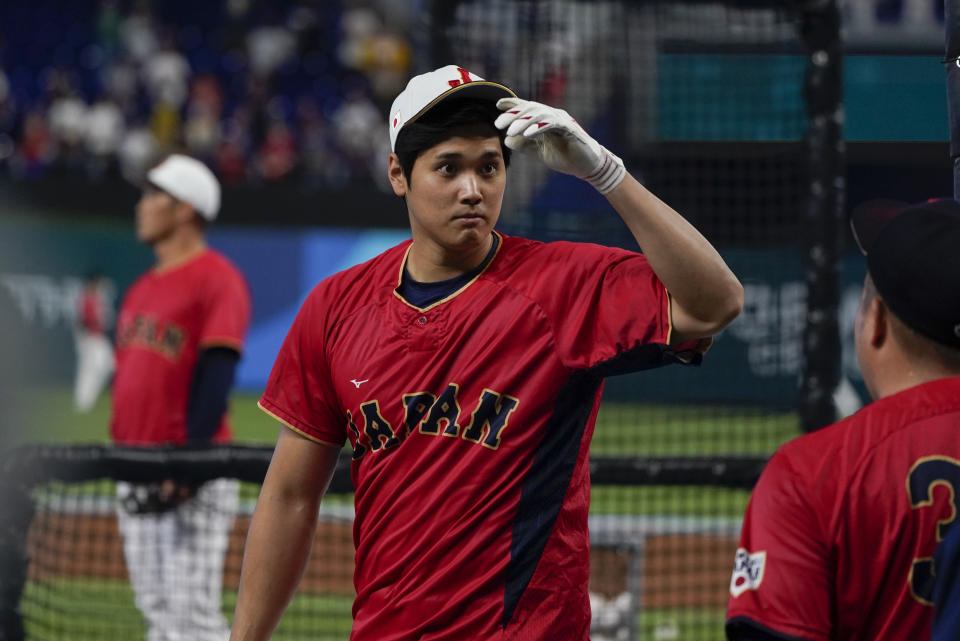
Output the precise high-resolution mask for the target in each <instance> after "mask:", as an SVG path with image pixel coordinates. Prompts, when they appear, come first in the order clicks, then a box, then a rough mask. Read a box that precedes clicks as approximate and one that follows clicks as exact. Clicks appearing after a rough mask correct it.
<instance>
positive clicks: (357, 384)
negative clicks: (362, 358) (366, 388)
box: [350, 378, 370, 389]
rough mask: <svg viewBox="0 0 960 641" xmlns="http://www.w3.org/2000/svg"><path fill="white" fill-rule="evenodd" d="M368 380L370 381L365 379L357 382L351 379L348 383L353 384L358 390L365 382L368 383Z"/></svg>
mask: <svg viewBox="0 0 960 641" xmlns="http://www.w3.org/2000/svg"><path fill="white" fill-rule="evenodd" d="M369 380H370V379H369V378H368V379H365V380H362V381H358V380H357V379H355V378H351V379H350V382H351V383H353V384H354V386H355V387H356V388H357V389H360V386H361V385H363V384H364V383H366V382H367V381H369Z"/></svg>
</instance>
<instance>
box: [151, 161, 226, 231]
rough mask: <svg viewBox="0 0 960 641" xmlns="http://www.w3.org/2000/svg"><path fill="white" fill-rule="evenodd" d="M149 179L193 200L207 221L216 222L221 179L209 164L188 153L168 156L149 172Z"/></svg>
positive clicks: (194, 205) (170, 192)
mask: <svg viewBox="0 0 960 641" xmlns="http://www.w3.org/2000/svg"><path fill="white" fill-rule="evenodd" d="M147 182H149V183H150V184H151V185H153V186H155V187H158V188H159V189H162V190H163V191H165V192H167V193H168V194H170V195H171V196H173V197H174V198H176V199H178V200H182V201H184V202H186V203H190V204H191V205H192V206H193V208H194V209H195V210H197V213H198V214H200V215H201V216H203V218H204V219H205V220H206V221H207V222H213V219H214V218H216V217H217V212H218V211H220V183H219V182H217V179H216V177H215V176H214V175H213V172H212V171H210V169H209V168H208V167H207V166H206V165H204V164H203V163H202V162H200V161H199V160H196V159H194V158H190V157H189V156H184V155H182V154H171V155H169V156H167V158H166V159H165V160H164V161H163V162H161V163H160V164H159V165H157V166H156V167H154V168H153V169H151V170H150V171H148V172H147Z"/></svg>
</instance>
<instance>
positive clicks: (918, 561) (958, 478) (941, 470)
mask: <svg viewBox="0 0 960 641" xmlns="http://www.w3.org/2000/svg"><path fill="white" fill-rule="evenodd" d="M937 485H944V486H946V488H947V492H949V495H950V496H949V499H948V504H949V506H950V511H949V513H948V514H949V515H948V516H947V517H946V518H942V519H939V520H938V521H937V531H936V535H935V536H936V542H937V543H939V542H940V541H942V540H943V538H944V537H946V536H947V532H949V531H950V528H951V527H953V526H954V524H955V523H956V521H957V496H958V495H960V461H958V460H956V459H952V458H950V457H947V456H928V457H924V458H921V459H919V460H918V461H917V462H916V463H914V464H913V467H912V468H910V473H909V474H907V494H908V495H909V496H910V507H912V508H913V509H921V508H925V507H931V506H933V505H934V497H933V491H934V487H936V486H937ZM909 581H910V593H911V594H912V595H913V597H914V598H915V599H916V600H918V601H920V602H921V603H925V604H927V605H932V604H933V587H934V584H935V583H936V575H935V574H934V572H933V559H932V558H931V557H917V558H915V559H914V560H913V567H912V568H911V569H910V578H909Z"/></svg>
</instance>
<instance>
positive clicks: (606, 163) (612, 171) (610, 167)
mask: <svg viewBox="0 0 960 641" xmlns="http://www.w3.org/2000/svg"><path fill="white" fill-rule="evenodd" d="M601 149H603V154H604V157H603V164H601V165H600V168H599V169H597V170H596V171H595V172H593V173H592V174H590V175H589V176H586V177H585V178H584V180H586V181H587V182H588V183H590V184H591V185H593V186H594V187H595V188H596V190H597V191H599V192H600V193H601V194H606V193H608V192H610V191H612V190H613V189H614V188H616V187H617V185H619V184H620V182H621V181H623V177H624V176H626V175H627V170H626V169H625V168H624V166H623V161H622V160H620V158H618V157H617V156H615V155H614V154H612V153H610V151H609V150H608V149H607V148H606V147H601Z"/></svg>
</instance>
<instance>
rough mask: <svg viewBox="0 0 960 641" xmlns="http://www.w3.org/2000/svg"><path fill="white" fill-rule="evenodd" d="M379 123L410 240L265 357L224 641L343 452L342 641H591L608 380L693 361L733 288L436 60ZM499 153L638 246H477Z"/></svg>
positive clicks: (305, 311) (572, 136) (297, 566)
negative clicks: (257, 485) (348, 493)
mask: <svg viewBox="0 0 960 641" xmlns="http://www.w3.org/2000/svg"><path fill="white" fill-rule="evenodd" d="M389 131H390V141H391V146H392V149H393V153H392V154H391V155H390V157H389V179H390V182H391V184H392V186H393V190H394V192H395V193H396V194H397V195H398V196H401V197H403V198H404V199H405V201H406V208H407V213H408V216H409V220H410V228H411V235H412V240H410V241H407V242H404V243H402V244H401V245H399V246H397V247H394V248H392V249H389V250H387V251H386V252H384V253H383V254H381V255H379V256H378V257H376V258H374V259H372V260H370V261H369V262H367V263H364V264H362V265H359V266H357V267H354V268H351V269H348V270H346V271H344V272H341V273H340V274H337V275H335V276H332V277H330V278H328V279H326V280H324V281H323V282H321V283H320V284H319V285H318V286H317V287H316V288H315V289H314V291H313V292H312V293H311V294H310V296H309V297H308V298H307V300H306V301H305V302H304V304H303V307H302V308H301V310H300V312H299V314H298V316H297V319H296V320H295V321H294V324H293V326H292V327H291V329H290V332H289V334H288V335H287V338H286V341H285V343H284V345H283V347H282V348H281V350H280V354H279V355H278V357H277V360H276V363H275V365H274V368H273V371H272V373H271V376H270V379H269V382H268V384H267V389H266V391H265V392H264V395H263V397H262V398H261V400H260V405H261V407H262V408H263V409H264V410H266V411H267V412H268V413H269V414H272V415H273V416H275V417H276V418H277V419H278V420H280V421H281V422H282V423H283V424H285V425H286V426H287V427H289V429H285V430H281V435H280V437H279V439H278V442H277V447H276V450H275V452H274V457H273V460H272V462H271V465H270V468H269V471H268V473H267V477H266V479H265V482H264V486H263V489H262V493H261V495H260V499H259V501H258V504H257V508H256V512H255V515H254V519H253V523H252V525H251V529H250V531H249V533H248V542H247V548H246V551H245V558H244V566H243V572H242V579H241V587H240V594H239V597H238V599H239V600H238V604H237V610H236V617H235V620H234V625H233V636H232V637H231V638H232V639H234V640H241V639H242V640H244V641H250V640H254V639H258V640H259V639H267V638H269V637H270V635H271V632H272V631H273V629H274V627H275V625H276V624H277V622H278V620H279V618H280V616H281V613H282V611H283V608H284V607H285V606H286V604H287V602H288V600H289V599H290V597H291V595H292V594H293V592H294V590H295V588H296V585H297V582H298V580H299V577H300V574H301V572H302V570H303V567H304V563H305V560H306V558H307V555H308V553H309V550H310V546H311V543H312V533H313V531H314V528H315V525H316V518H317V508H318V504H319V502H320V499H321V496H322V495H323V492H324V490H325V489H326V487H327V484H328V482H329V479H330V477H331V474H332V473H333V469H334V465H335V462H336V460H337V455H338V452H339V450H340V448H341V446H342V445H343V444H344V442H345V441H349V442H350V445H351V447H352V450H353V460H352V476H353V482H354V486H355V489H356V494H355V514H356V520H355V525H354V543H355V546H356V566H355V570H354V584H355V586H356V591H357V596H356V600H355V602H354V606H353V617H354V622H353V631H352V635H351V639H354V640H355V641H366V640H377V641H383V640H386V639H390V640H393V641H400V640H410V641H413V640H415V639H435V640H436V639H458V640H459V639H471V640H482V639H506V638H522V639H527V640H531V641H533V640H537V639H587V635H588V631H589V626H590V610H589V607H590V606H589V597H588V594H587V578H588V567H589V537H588V533H587V512H588V508H589V486H590V479H589V471H588V466H587V454H588V446H589V443H590V438H591V436H592V434H593V427H594V422H595V418H596V413H597V409H598V405H599V400H600V395H601V390H602V382H603V377H604V376H607V375H610V374H616V373H621V372H628V371H634V370H638V369H642V368H648V367H656V366H658V365H662V364H664V363H669V362H675V361H677V360H684V359H686V360H689V359H691V358H692V359H697V358H698V357H699V353H696V351H695V350H696V349H698V348H702V346H701V340H703V339H707V338H708V337H710V336H712V335H713V334H714V333H716V332H717V331H719V330H720V329H721V328H722V327H724V326H725V325H726V324H727V323H728V322H729V321H730V320H732V319H733V318H734V317H735V316H736V315H737V313H738V312H739V310H740V307H741V304H742V287H741V285H740V283H739V282H738V281H737V279H736V277H735V276H734V275H733V274H732V273H731V272H730V270H729V269H728V268H727V266H726V265H725V264H724V262H723V260H722V259H721V258H720V256H719V255H718V254H717V252H716V251H715V250H714V249H713V247H712V246H711V245H710V244H709V243H707V241H706V240H705V239H704V238H703V237H702V236H701V235H700V234H699V233H698V232H697V231H696V230H695V229H694V228H693V227H692V226H691V225H689V224H688V223H687V222H686V221H685V220H684V219H683V218H681V217H680V216H679V215H678V214H677V213H676V212H674V211H673V210H672V209H670V208H669V207H668V206H667V205H665V204H664V203H662V202H661V201H659V200H658V199H657V198H656V197H655V196H653V194H651V193H650V192H648V191H647V190H646V189H644V188H643V187H642V186H641V185H640V184H639V183H638V182H637V181H635V180H634V179H633V178H632V177H631V176H630V175H629V174H628V173H627V172H626V171H625V170H624V167H623V163H622V162H621V161H620V159H619V158H617V157H616V156H614V155H613V154H612V153H610V152H609V151H608V150H606V149H605V148H603V147H602V146H600V145H599V144H598V143H597V142H596V141H595V140H593V139H592V138H591V137H590V136H589V135H588V134H587V133H586V132H585V131H584V130H583V128H582V127H580V125H578V124H577V123H576V122H575V121H574V120H573V118H571V117H570V116H569V115H568V114H567V113H566V112H564V111H562V110H560V109H554V108H552V107H548V106H546V105H543V104H539V103H536V102H531V101H527V100H522V99H520V98H519V97H517V96H516V95H515V94H514V92H513V91H511V90H510V89H508V88H507V87H505V86H503V85H501V84H497V83H494V82H488V81H485V80H483V79H482V78H479V77H477V76H476V75H474V74H472V73H470V72H469V71H467V70H465V69H462V68H458V67H455V66H447V67H443V68H441V69H437V70H435V71H432V72H429V73H426V74H423V75H420V76H416V77H414V78H413V79H412V80H410V82H409V84H408V85H407V87H406V88H405V89H404V91H403V92H402V93H401V94H400V95H399V96H398V97H397V98H396V100H395V101H394V103H393V107H392V108H391V110H390V115H389ZM517 149H530V150H532V151H534V152H538V153H539V154H540V156H541V158H542V159H543V161H544V162H546V163H547V164H548V165H549V166H550V167H551V168H553V169H554V170H557V171H561V172H564V173H569V174H573V175H575V176H579V177H581V178H583V179H585V180H587V181H588V182H590V184H592V185H593V186H594V187H596V188H597V189H598V190H599V191H600V193H602V194H604V195H606V197H607V198H608V199H609V201H610V203H611V205H612V206H613V207H614V209H616V211H617V212H618V213H619V214H620V216H621V217H622V218H623V220H624V221H625V223H626V224H627V225H628V227H629V228H630V229H631V230H632V231H633V232H634V234H635V236H636V237H637V239H638V242H640V243H642V245H643V249H644V251H645V255H640V254H638V253H634V252H629V251H625V250H621V249H611V248H607V247H601V246H598V245H588V244H576V243H568V242H557V243H551V244H542V243H538V242H534V241H531V240H525V239H522V238H513V237H509V236H506V235H503V234H500V233H499V232H497V231H495V230H494V225H495V223H496V222H497V219H498V217H499V214H500V206H501V201H502V197H503V191H504V187H505V185H506V168H507V164H508V163H509V160H510V155H511V152H512V151H513V150H517Z"/></svg>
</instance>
